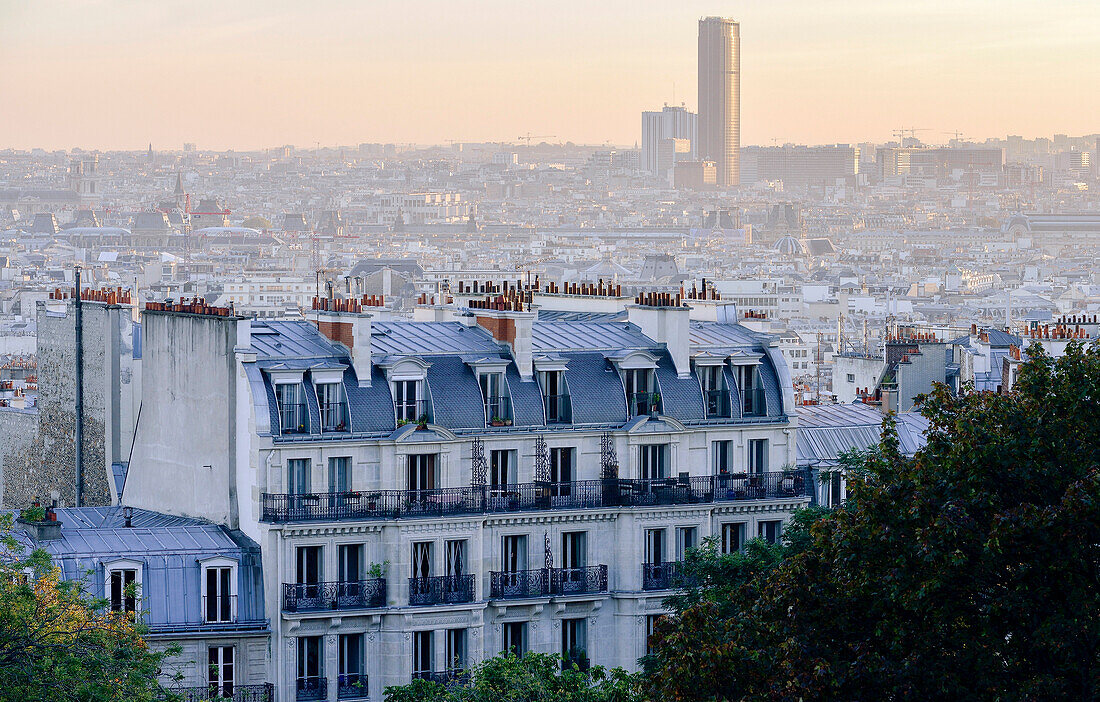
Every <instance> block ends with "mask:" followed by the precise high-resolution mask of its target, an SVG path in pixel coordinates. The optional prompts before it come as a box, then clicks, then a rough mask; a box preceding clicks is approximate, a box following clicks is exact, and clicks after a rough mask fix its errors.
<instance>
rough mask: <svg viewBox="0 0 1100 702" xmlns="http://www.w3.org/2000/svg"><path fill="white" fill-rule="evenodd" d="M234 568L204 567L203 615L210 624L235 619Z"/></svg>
mask: <svg viewBox="0 0 1100 702" xmlns="http://www.w3.org/2000/svg"><path fill="white" fill-rule="evenodd" d="M234 570H235V569H234V568H233V566H232V565H204V566H203V569H202V572H203V598H202V599H203V613H204V616H205V621H208V622H231V621H233V620H234V619H235V614H236V612H235V610H236V607H235V606H234V605H235V604H236V603H235V602H234V600H235V594H234V590H235V588H234V582H233V580H234V577H233V576H234Z"/></svg>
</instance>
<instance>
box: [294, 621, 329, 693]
mask: <svg viewBox="0 0 1100 702" xmlns="http://www.w3.org/2000/svg"><path fill="white" fill-rule="evenodd" d="M323 645H324V644H323V642H322V639H321V637H320V636H299V637H298V686H297V687H298V698H299V699H309V700H314V699H318V694H319V693H320V691H321V685H323V684H324V682H323V681H324V677H325V672H324V670H325V668H324V655H323V649H322V646H323Z"/></svg>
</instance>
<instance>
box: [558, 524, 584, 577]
mask: <svg viewBox="0 0 1100 702" xmlns="http://www.w3.org/2000/svg"><path fill="white" fill-rule="evenodd" d="M587 551H588V532H584V531H566V532H562V535H561V567H562V568H584V567H585V566H587V565H588V563H587V561H588V559H587V556H588V553H587Z"/></svg>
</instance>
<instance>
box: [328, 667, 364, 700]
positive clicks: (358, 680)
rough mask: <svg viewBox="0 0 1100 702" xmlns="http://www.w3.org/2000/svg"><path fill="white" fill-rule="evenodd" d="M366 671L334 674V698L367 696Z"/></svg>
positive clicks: (345, 698) (346, 698)
mask: <svg viewBox="0 0 1100 702" xmlns="http://www.w3.org/2000/svg"><path fill="white" fill-rule="evenodd" d="M369 696H370V688H369V687H368V686H367V674H366V673H347V674H344V675H338V676H336V699H340V700H348V699H358V698H360V697H369Z"/></svg>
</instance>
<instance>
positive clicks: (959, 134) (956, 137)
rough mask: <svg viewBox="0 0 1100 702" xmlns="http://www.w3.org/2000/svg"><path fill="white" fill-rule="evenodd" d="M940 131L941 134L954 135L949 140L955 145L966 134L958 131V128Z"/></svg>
mask: <svg viewBox="0 0 1100 702" xmlns="http://www.w3.org/2000/svg"><path fill="white" fill-rule="evenodd" d="M942 133H943V134H950V135H951V136H952V137H954V138H953V139H952V140H951V141H952V142H954V143H955V145H956V146H957V145H958V144H959V143H960V142H961V141H962V140H963V139H964V138H965V136H966V135H965V134H963V133H962V132H960V131H959V130H958V129H956V130H955V131H953V132H942Z"/></svg>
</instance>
